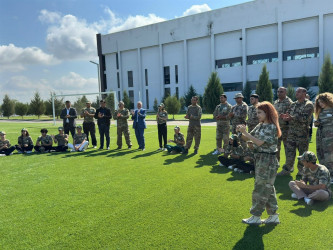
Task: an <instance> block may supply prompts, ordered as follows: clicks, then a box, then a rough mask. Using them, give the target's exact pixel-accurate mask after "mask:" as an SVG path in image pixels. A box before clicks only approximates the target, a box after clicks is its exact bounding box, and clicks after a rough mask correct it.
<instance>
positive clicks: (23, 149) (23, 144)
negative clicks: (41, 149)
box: [15, 128, 34, 154]
mask: <svg viewBox="0 0 333 250" xmlns="http://www.w3.org/2000/svg"><path fill="white" fill-rule="evenodd" d="M17 141H18V144H17V145H15V147H16V150H17V152H18V153H19V154H22V153H27V154H30V153H32V149H33V148H34V142H33V140H32V139H31V137H30V135H29V132H28V130H27V129H25V128H22V130H21V136H19V138H18V139H17Z"/></svg>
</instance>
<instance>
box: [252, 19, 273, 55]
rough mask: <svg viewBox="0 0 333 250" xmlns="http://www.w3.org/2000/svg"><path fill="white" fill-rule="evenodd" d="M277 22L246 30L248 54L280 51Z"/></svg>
mask: <svg viewBox="0 0 333 250" xmlns="http://www.w3.org/2000/svg"><path fill="white" fill-rule="evenodd" d="M277 35H278V32H277V24H274V25H267V26H263V27H256V28H251V29H247V30H246V54H247V55H257V54H265V53H272V52H277V51H278V36H277Z"/></svg>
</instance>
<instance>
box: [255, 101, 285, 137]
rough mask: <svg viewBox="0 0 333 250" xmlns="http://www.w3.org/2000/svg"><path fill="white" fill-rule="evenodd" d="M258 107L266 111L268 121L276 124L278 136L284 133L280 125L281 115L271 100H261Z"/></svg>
mask: <svg viewBox="0 0 333 250" xmlns="http://www.w3.org/2000/svg"><path fill="white" fill-rule="evenodd" d="M257 108H258V109H260V110H262V111H264V112H265V114H266V119H267V121H268V123H272V124H274V125H275V126H276V128H277V136H278V137H280V136H281V135H282V133H281V129H280V125H279V116H278V113H277V111H276V109H275V108H274V106H273V105H272V104H271V103H270V102H267V101H264V102H260V103H259V104H258V107H257Z"/></svg>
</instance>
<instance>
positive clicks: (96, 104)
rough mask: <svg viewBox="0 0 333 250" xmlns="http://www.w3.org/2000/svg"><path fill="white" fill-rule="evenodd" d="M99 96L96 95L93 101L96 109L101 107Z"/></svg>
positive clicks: (92, 105)
mask: <svg viewBox="0 0 333 250" xmlns="http://www.w3.org/2000/svg"><path fill="white" fill-rule="evenodd" d="M99 106H100V105H99V97H98V96H96V99H95V101H93V102H91V107H93V108H95V109H98V108H99Z"/></svg>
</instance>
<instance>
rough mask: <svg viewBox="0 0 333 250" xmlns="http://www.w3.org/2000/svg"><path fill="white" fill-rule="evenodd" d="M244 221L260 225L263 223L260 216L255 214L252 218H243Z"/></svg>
mask: <svg viewBox="0 0 333 250" xmlns="http://www.w3.org/2000/svg"><path fill="white" fill-rule="evenodd" d="M242 222H243V223H245V224H250V225H260V224H261V223H262V222H261V219H260V217H259V216H255V215H252V216H251V217H250V218H247V219H243V220H242Z"/></svg>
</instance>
